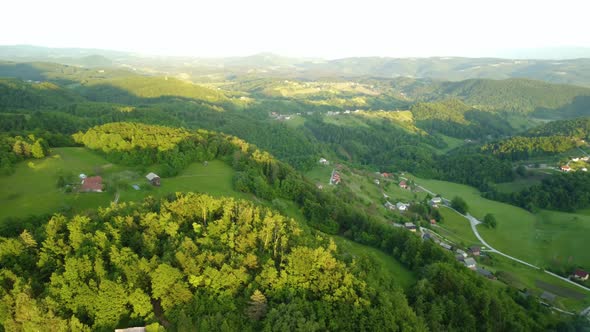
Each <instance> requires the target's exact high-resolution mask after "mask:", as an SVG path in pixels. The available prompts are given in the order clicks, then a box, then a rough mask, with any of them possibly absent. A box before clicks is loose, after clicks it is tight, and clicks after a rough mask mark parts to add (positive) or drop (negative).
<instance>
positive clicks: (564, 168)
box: [561, 165, 572, 172]
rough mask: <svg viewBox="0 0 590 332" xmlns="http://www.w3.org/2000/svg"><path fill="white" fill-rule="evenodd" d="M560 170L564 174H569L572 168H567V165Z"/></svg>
mask: <svg viewBox="0 0 590 332" xmlns="http://www.w3.org/2000/svg"><path fill="white" fill-rule="evenodd" d="M561 170H562V171H564V172H569V171H571V170H572V168H571V167H569V166H568V165H563V166H561Z"/></svg>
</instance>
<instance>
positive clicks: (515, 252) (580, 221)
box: [415, 178, 590, 268]
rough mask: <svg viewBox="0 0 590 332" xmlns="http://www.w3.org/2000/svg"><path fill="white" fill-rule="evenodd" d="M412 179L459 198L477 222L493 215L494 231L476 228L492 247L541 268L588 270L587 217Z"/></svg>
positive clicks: (589, 219)
mask: <svg viewBox="0 0 590 332" xmlns="http://www.w3.org/2000/svg"><path fill="white" fill-rule="evenodd" d="M415 180H416V182H417V183H418V184H420V185H422V186H424V187H426V188H427V189H430V190H432V191H434V192H436V193H440V194H442V195H443V196H444V197H446V198H449V199H451V198H452V197H454V196H460V197H462V198H463V199H465V201H466V202H467V204H468V205H469V213H471V214H472V215H474V216H475V217H477V218H478V219H480V220H481V219H483V217H484V216H485V214H487V213H492V214H494V215H495V216H496V219H497V220H498V226H497V228H496V229H489V228H486V227H485V226H483V225H479V226H478V230H479V232H480V234H481V235H482V236H483V238H484V239H485V240H486V241H487V242H488V243H489V244H490V245H492V246H493V247H494V248H496V249H498V250H500V251H502V252H505V253H507V254H509V255H511V256H514V257H517V258H520V259H523V260H525V261H527V262H529V263H532V264H534V265H537V266H540V267H554V268H563V267H568V266H573V265H579V266H582V267H586V268H590V251H588V250H586V249H585V241H586V240H587V239H588V238H589V237H590V216H587V215H583V214H580V213H564V212H557V211H547V210H542V211H540V212H538V213H534V214H533V213H531V212H529V211H526V210H524V209H521V208H518V207H516V206H513V205H510V204H505V203H500V202H496V201H492V200H488V199H485V198H483V197H481V195H480V193H479V191H478V190H477V189H475V188H473V187H469V186H466V185H461V184H456V183H451V182H446V181H438V180H425V179H419V178H415Z"/></svg>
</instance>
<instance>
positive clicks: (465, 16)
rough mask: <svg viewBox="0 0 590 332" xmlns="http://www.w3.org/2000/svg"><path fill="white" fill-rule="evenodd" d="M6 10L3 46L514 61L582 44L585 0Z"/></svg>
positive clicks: (66, 3)
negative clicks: (557, 3)
mask: <svg viewBox="0 0 590 332" xmlns="http://www.w3.org/2000/svg"><path fill="white" fill-rule="evenodd" d="M31 8H35V11H33V12H32V11H31V10H30V9H31ZM531 8H534V15H533V11H531ZM572 8H575V9H576V10H571V9H572ZM5 9H6V10H5V12H7V13H13V14H14V15H8V16H7V17H5V18H4V19H3V20H2V21H0V29H2V30H4V31H10V32H11V33H10V34H3V35H2V36H0V44H2V45H22V44H25V45H47V46H48V47H52V48H96V49H105V50H106V49H109V50H120V51H123V52H132V53H139V54H149V55H155V56H162V55H165V56H192V57H200V58H219V57H243V56H248V55H252V54H259V53H273V54H280V55H283V56H286V57H294V58H300V57H309V58H322V59H338V58H350V57H371V56H376V57H388V58H408V57H410V58H428V57H469V58H481V57H497V58H518V57H519V56H518V52H519V51H520V50H539V49H559V48H588V49H590V35H588V34H586V30H587V28H586V24H585V22H586V20H585V13H586V12H587V10H584V9H590V4H588V3H586V2H584V1H579V0H564V1H563V2H562V3H560V6H554V4H553V3H552V2H548V1H541V2H538V1H532V0H526V1H520V2H518V3H512V2H511V1H508V0H500V1H497V2H495V3H493V4H474V3H473V2H472V1H468V0H457V1H453V2H452V3H440V2H437V1H432V0H419V1H416V2H412V3H405V2H404V3H391V2H385V1H381V0H367V1H366V2H364V3H363V4H362V6H360V5H358V4H355V3H334V2H332V1H325V2H313V1H311V0H304V1H299V2H285V3H282V4H281V5H280V6H279V5H277V4H276V3H275V2H272V1H269V0H256V1H252V2H248V3H242V2H234V1H231V0H222V1H218V2H215V3H202V4H201V3H192V2H187V1H182V0H171V2H169V3H167V4H166V6H157V5H155V4H154V3H150V2H147V3H146V2H141V3H139V2H136V1H128V2H127V1H126V2H115V1H113V0H106V1H105V2H103V3H101V4H100V6H98V5H80V4H79V3H76V2H73V1H71V0H57V1H54V2H51V3H46V2H42V3H36V2H35V1H34V0H24V1H18V2H17V1H10V2H8V3H7V4H6V8H5ZM15 27H18V29H15ZM515 51H516V53H515ZM586 56H588V55H586ZM522 57H523V58H534V56H533V57H531V56H528V55H527V54H524V55H523V56H522ZM551 58H556V57H555V56H552V57H551ZM557 58H559V57H557Z"/></svg>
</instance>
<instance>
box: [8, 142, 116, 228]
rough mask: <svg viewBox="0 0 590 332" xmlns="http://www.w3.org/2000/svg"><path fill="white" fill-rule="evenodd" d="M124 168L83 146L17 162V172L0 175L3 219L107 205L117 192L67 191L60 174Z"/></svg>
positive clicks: (91, 172)
mask: <svg viewBox="0 0 590 332" xmlns="http://www.w3.org/2000/svg"><path fill="white" fill-rule="evenodd" d="M97 171H98V172H102V173H103V174H104V173H111V172H117V171H120V169H119V167H117V166H115V165H112V164H110V163H109V162H108V161H106V160H104V159H103V158H102V157H100V156H98V155H96V154H93V153H91V152H88V151H87V150H86V149H83V148H59V149H54V152H53V155H52V156H50V157H48V158H45V159H41V160H32V161H30V162H22V163H19V164H18V165H17V166H16V170H15V172H14V174H12V175H10V176H2V177H0V205H1V206H2V209H0V220H2V219H4V218H5V217H9V216H10V217H25V216H28V215H35V214H42V213H52V212H56V211H57V210H59V209H61V208H66V207H67V206H70V207H72V208H74V209H75V210H77V211H81V210H84V209H88V208H92V207H96V206H104V205H107V204H109V202H110V201H111V200H112V199H113V198H114V193H112V192H105V193H84V194H77V193H69V194H66V193H64V191H63V190H60V189H58V188H57V186H56V184H57V178H58V174H60V173H61V172H73V173H74V174H80V173H85V174H94V173H96V172H97Z"/></svg>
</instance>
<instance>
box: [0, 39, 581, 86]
mask: <svg viewBox="0 0 590 332" xmlns="http://www.w3.org/2000/svg"><path fill="white" fill-rule="evenodd" d="M560 50H562V49H560V48H557V49H543V50H537V51H535V50H522V51H519V52H520V53H519V52H515V53H514V54H513V55H514V59H503V58H462V57H431V58H385V57H362V58H344V59H336V60H323V59H304V58H289V57H283V56H279V55H275V54H271V53H261V54H256V55H252V56H247V57H228V58H196V57H173V56H145V55H139V54H134V53H129V52H119V51H111V50H100V49H77V48H67V49H61V48H59V49H58V48H46V47H38V46H26V45H25V46H23V45H17V46H0V60H5V61H14V62H32V61H46V62H56V63H61V64H67V65H75V66H82V67H113V66H115V67H124V68H129V69H132V70H137V71H141V72H148V73H159V74H170V75H183V76H184V77H185V78H188V79H192V80H202V79H204V78H206V77H211V75H214V74H217V75H224V76H225V77H227V76H228V75H248V74H254V73H255V74H256V75H257V76H269V77H296V78H301V79H318V78H322V77H345V78H353V77H377V78H394V77H411V78H430V79H435V80H445V81H461V80H465V79H471V78H490V79H507V78H529V79H536V80H543V81H547V82H551V83H565V84H573V85H581V86H590V58H579V59H566V60H555V59H550V60H548V59H545V60H533V59H518V58H522V57H523V56H525V55H526V56H531V57H534V56H535V55H536V54H538V55H539V56H544V55H545V56H547V57H550V58H555V57H559V55H560V54H563V57H564V58H565V57H570V56H572V55H580V56H590V49H586V48H565V49H563V50H562V53H560ZM535 52H536V53H535Z"/></svg>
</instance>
